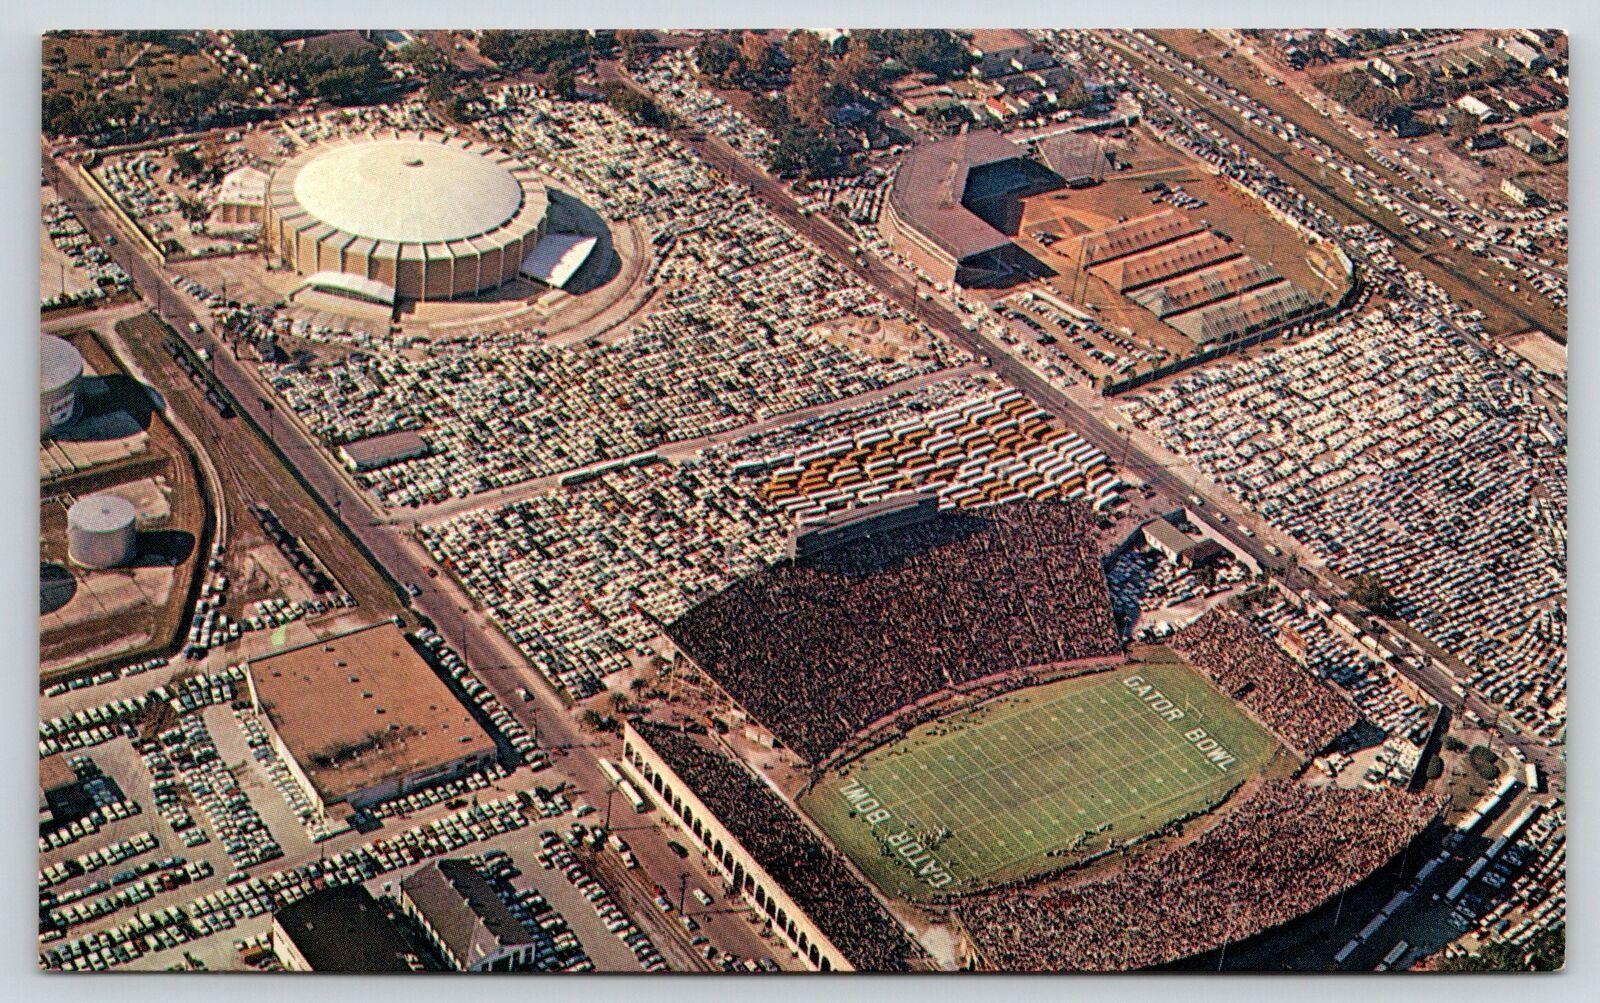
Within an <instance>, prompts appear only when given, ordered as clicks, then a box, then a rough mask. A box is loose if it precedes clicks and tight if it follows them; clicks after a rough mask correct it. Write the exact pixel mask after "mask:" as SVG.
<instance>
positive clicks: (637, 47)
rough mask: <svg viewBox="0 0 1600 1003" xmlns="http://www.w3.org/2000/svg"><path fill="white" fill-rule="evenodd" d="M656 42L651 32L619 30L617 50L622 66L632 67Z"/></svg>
mask: <svg viewBox="0 0 1600 1003" xmlns="http://www.w3.org/2000/svg"><path fill="white" fill-rule="evenodd" d="M655 40H656V36H655V34H654V33H653V32H648V31H639V30H636V29H627V28H624V29H621V30H619V31H618V32H617V48H618V50H619V52H620V54H621V57H622V65H624V66H633V65H634V64H636V63H637V62H638V61H639V60H640V59H641V58H643V56H644V55H645V53H646V51H647V50H648V49H649V47H650V45H651V44H653V43H654V42H655Z"/></svg>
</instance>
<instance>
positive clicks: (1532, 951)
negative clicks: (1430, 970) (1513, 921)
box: [1435, 923, 1567, 972]
mask: <svg viewBox="0 0 1600 1003" xmlns="http://www.w3.org/2000/svg"><path fill="white" fill-rule="evenodd" d="M1566 964H1567V926H1566V924H1565V923H1558V924H1557V925H1555V926H1552V927H1550V928H1549V929H1548V930H1540V931H1539V932H1538V933H1536V934H1534V935H1533V937H1532V938H1531V939H1529V941H1528V942H1527V944H1525V945H1523V946H1522V947H1518V946H1517V945H1515V944H1512V943H1508V942H1506V941H1495V942H1493V943H1489V944H1485V945H1484V946H1483V947H1482V948H1481V949H1480V950H1478V952H1477V953H1475V954H1463V955H1459V956H1457V957H1454V958H1446V959H1445V960H1444V961H1441V962H1440V963H1439V965H1438V967H1437V968H1436V969H1435V970H1436V971H1441V972H1558V971H1560V970H1561V969H1562V968H1565V967H1566Z"/></svg>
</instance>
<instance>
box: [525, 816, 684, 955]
mask: <svg viewBox="0 0 1600 1003" xmlns="http://www.w3.org/2000/svg"><path fill="white" fill-rule="evenodd" d="M574 824H576V823H574ZM539 842H540V845H541V846H542V847H543V849H542V850H541V851H540V853H539V865H540V866H541V867H544V868H546V869H547V870H555V869H559V870H560V871H561V873H562V875H563V876H565V877H566V879H567V881H568V882H570V883H571V884H572V886H573V887H574V888H576V889H577V890H578V892H579V893H580V894H582V895H583V897H584V898H586V899H588V900H589V904H590V905H592V906H593V907H594V912H595V915H596V916H598V917H599V918H600V921H601V922H602V923H604V924H605V927H606V929H607V930H610V931H611V932H612V933H614V934H616V935H617V939H619V940H621V941H622V942H623V943H624V944H626V945H628V949H629V950H631V951H632V952H633V956H634V957H635V958H638V959H639V965H640V967H641V968H643V969H644V970H645V971H647V972H661V971H666V969H667V962H666V959H665V958H663V957H662V956H661V952H660V951H657V950H656V946H655V944H654V943H652V942H651V940H650V936H649V935H648V934H646V933H645V932H644V931H643V930H641V929H639V927H638V926H637V925H636V924H635V923H634V922H633V921H632V920H631V919H629V918H628V916H627V913H625V912H623V911H622V908H621V907H620V906H618V905H617V904H616V902H614V901H612V898H611V893H610V892H608V891H606V889H605V887H604V886H602V885H601V884H600V882H598V881H596V880H595V879H594V878H593V877H592V876H591V875H590V874H589V871H588V870H587V869H586V868H585V867H584V866H583V864H582V863H580V862H579V860H578V857H577V855H576V854H574V853H573V852H572V850H571V849H570V848H568V847H567V846H564V845H563V844H562V841H561V837H560V836H558V835H556V833H555V832H554V831H553V830H550V829H546V830H545V831H544V832H542V833H540V834H539Z"/></svg>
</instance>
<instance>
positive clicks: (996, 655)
mask: <svg viewBox="0 0 1600 1003" xmlns="http://www.w3.org/2000/svg"><path fill="white" fill-rule="evenodd" d="M668 633H669V634H670V635H671V637H672V638H673V640H674V641H675V643H677V645H678V646H679V647H680V648H681V649H682V650H683V651H684V652H685V653H686V654H687V655H688V656H689V657H690V658H691V659H693V660H694V661H695V662H696V663H697V664H699V666H700V667H701V668H702V669H703V670H704V671H705V672H707V673H708V674H709V675H710V676H711V677H712V678H713V679H715V680H716V681H717V683H718V684H719V685H720V686H721V687H722V688H723V689H724V690H726V691H727V693H728V695H729V696H730V697H732V698H733V699H734V700H735V701H737V702H738V703H739V704H740V705H741V706H742V707H743V708H744V709H745V710H746V711H748V712H749V713H750V714H751V715H753V716H754V717H755V718H756V719H757V720H758V721H760V722H761V724H762V725H764V726H765V727H766V728H768V729H769V730H770V731H771V732H772V733H773V735H774V736H776V737H777V738H778V739H780V740H781V741H782V742H784V743H785V744H786V745H788V746H789V747H790V748H791V749H793V750H794V751H795V752H796V753H797V754H798V755H799V756H800V757H801V758H803V759H805V760H806V761H808V762H811V763H817V762H821V761H823V760H825V759H826V758H828V756H829V755H831V754H832V753H833V752H834V751H835V750H836V749H837V748H838V747H839V746H840V745H841V744H843V743H844V742H846V741H847V740H848V739H850V738H851V737H852V736H853V735H856V734H857V733H859V732H862V731H863V730H866V729H868V728H870V726H872V725H874V724H875V723H877V722H879V721H881V720H882V719H884V718H886V717H887V716H889V715H892V714H895V713H896V712H898V711H900V710H901V709H902V708H905V707H909V706H911V705H914V704H917V703H918V702H920V701H930V700H932V699H933V698H935V697H937V696H938V695H939V694H941V693H946V692H949V691H950V690H952V689H955V688H964V687H968V686H972V685H976V684H987V683H990V682H996V683H1002V684H1003V683H1004V682H1005V681H1006V679H1007V676H1008V674H1009V675H1010V676H1011V677H1012V679H1014V685H1021V684H1022V683H1024V682H1027V681H1028V673H1026V672H1025V670H1028V669H1047V668H1049V669H1054V668H1061V667H1066V666H1070V665H1074V664H1079V663H1081V664H1092V663H1094V662H1096V661H1103V660H1109V659H1114V658H1117V657H1120V654H1121V644H1120V640H1119V638H1118V634H1117V629H1116V624H1115V622H1114V621H1113V619H1112V615H1111V600H1110V596H1109V594H1108V592H1107V589H1106V582H1105V575H1104V573H1103V571H1102V568H1101V563H1100V553H1099V548H1098V544H1097V542H1096V537H1095V523H1094V519H1093V517H1092V514H1091V513H1090V510H1089V508H1088V507H1087V506H1085V505H1082V504H1081V503H1078V502H1033V501H1017V502H1011V503H1008V504H1004V505H998V506H995V507H993V508H988V509H984V510H982V512H981V514H978V513H972V512H961V511H952V512H945V513H942V514H940V515H939V516H938V517H937V518H935V519H933V520H931V521H928V522H923V523H919V524H916V525H912V526H906V527H902V528H899V529H896V530H892V531H889V532H885V533H880V534H877V535H875V536H872V537H870V538H867V539H865V540H861V541H858V542H856V543H853V544H852V545H851V546H849V547H847V548H841V549H838V550H833V551H829V552H826V553H823V554H819V555H816V556H815V557H812V558H807V559H805V560H802V561H799V562H797V563H793V564H782V565H778V566H775V567H772V568H769V569H767V570H766V571H763V572H761V573H758V574H756V575H754V576H752V577H750V578H747V579H745V580H743V581H741V582H739V583H737V584H735V585H733V586H732V587H730V588H728V589H727V590H725V591H724V592H722V593H721V594H719V595H717V596H714V597H713V598H711V599H709V600H707V601H705V602H703V603H701V604H700V605H699V606H696V607H695V608H694V609H692V610H690V611H689V613H687V614H686V615H684V616H683V617H682V618H680V619H679V620H678V621H677V622H676V623H674V624H672V625H671V626H670V627H669V628H668Z"/></svg>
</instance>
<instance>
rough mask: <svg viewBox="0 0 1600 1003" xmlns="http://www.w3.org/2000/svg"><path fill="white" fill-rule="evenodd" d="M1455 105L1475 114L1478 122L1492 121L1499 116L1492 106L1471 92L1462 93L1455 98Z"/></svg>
mask: <svg viewBox="0 0 1600 1003" xmlns="http://www.w3.org/2000/svg"><path fill="white" fill-rule="evenodd" d="M1456 107H1457V108H1460V109H1461V110H1462V111H1464V112H1466V113H1468V114H1469V115H1476V116H1477V117H1478V121H1480V122H1492V121H1494V120H1495V119H1496V118H1498V117H1499V116H1498V114H1497V113H1496V112H1495V110H1494V109H1493V108H1491V107H1489V106H1488V105H1487V104H1485V103H1484V101H1483V99H1482V98H1480V97H1477V96H1476V95H1473V94H1463V95H1461V96H1460V97H1459V98H1456Z"/></svg>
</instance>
